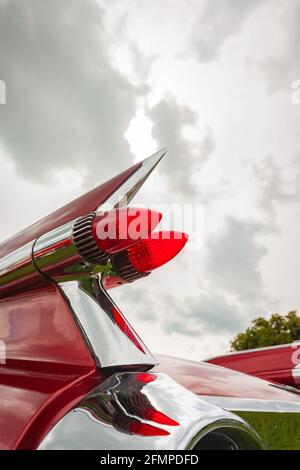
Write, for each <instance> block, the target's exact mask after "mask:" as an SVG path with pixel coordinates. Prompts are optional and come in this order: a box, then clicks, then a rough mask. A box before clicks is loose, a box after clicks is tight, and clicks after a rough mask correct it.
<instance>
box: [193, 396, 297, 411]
mask: <svg viewBox="0 0 300 470" xmlns="http://www.w3.org/2000/svg"><path fill="white" fill-rule="evenodd" d="M201 398H202V399H203V400H205V401H207V402H208V403H210V404H212V405H215V406H220V407H221V408H224V409H226V410H230V411H265V412H274V413H300V403H299V401H298V402H297V401H295V402H293V401H283V400H261V399H259V398H236V397H219V396H201Z"/></svg>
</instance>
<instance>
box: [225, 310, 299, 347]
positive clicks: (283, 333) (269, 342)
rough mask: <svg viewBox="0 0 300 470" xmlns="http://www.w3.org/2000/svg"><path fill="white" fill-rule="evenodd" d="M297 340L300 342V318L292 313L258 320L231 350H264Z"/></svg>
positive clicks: (239, 336) (254, 321)
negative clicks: (264, 348) (267, 347)
mask: <svg viewBox="0 0 300 470" xmlns="http://www.w3.org/2000/svg"><path fill="white" fill-rule="evenodd" d="M296 340H300V316H299V315H297V312H296V311H292V312H289V313H288V314H287V315H279V314H274V315H272V316H271V318H270V319H269V320H266V319H265V318H263V317H258V318H256V319H255V320H253V321H252V326H251V327H249V328H247V329H246V331H244V332H243V333H239V334H238V335H237V336H236V337H235V338H234V339H233V341H232V342H231V350H232V351H242V350H244V349H254V348H263V347H266V346H276V345H277V344H287V343H292V342H293V341H296Z"/></svg>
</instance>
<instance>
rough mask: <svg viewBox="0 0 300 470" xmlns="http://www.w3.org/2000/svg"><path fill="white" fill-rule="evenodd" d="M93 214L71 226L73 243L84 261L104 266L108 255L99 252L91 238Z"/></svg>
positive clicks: (92, 237)
mask: <svg viewBox="0 0 300 470" xmlns="http://www.w3.org/2000/svg"><path fill="white" fill-rule="evenodd" d="M95 215H96V214H95V212H93V213H91V214H88V215H85V216H84V217H80V218H79V219H77V220H76V221H75V223H74V225H73V233H72V237H73V243H74V246H75V248H76V249H77V251H78V253H79V254H80V255H81V256H82V258H83V259H84V260H86V261H87V262H88V263H91V264H106V260H107V259H108V255H107V254H106V253H105V252H104V251H101V250H100V248H99V247H98V245H97V243H96V241H95V238H94V236H93V222H94V219H95Z"/></svg>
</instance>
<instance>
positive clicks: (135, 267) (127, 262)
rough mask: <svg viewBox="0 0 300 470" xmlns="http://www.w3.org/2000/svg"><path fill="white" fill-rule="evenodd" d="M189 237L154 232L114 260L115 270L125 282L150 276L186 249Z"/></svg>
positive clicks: (167, 232) (170, 232)
mask: <svg viewBox="0 0 300 470" xmlns="http://www.w3.org/2000/svg"><path fill="white" fill-rule="evenodd" d="M187 240H188V235H187V234H185V233H183V232H175V231H161V232H154V233H152V234H151V236H150V237H148V238H145V239H143V240H140V241H139V242H138V243H136V244H135V245H133V246H131V247H130V248H128V249H127V250H125V251H122V252H120V253H118V254H116V255H115V256H114V257H113V259H112V264H113V268H114V270H115V271H116V273H117V274H118V276H120V278H121V279H122V280H124V281H125V282H132V281H134V280H136V279H139V278H141V277H144V276H146V275H148V274H149V273H150V272H151V271H153V270H154V269H157V268H159V267H160V266H162V265H164V264H166V263H167V262H169V261H170V260H171V259H173V258H174V257H175V256H176V255H177V254H178V253H179V252H180V251H181V250H182V248H183V247H184V245H185V244H186V242H187Z"/></svg>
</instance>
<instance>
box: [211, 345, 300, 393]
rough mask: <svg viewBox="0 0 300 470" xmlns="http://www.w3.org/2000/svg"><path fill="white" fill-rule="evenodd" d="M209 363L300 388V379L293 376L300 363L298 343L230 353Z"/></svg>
mask: <svg viewBox="0 0 300 470" xmlns="http://www.w3.org/2000/svg"><path fill="white" fill-rule="evenodd" d="M207 362H209V363H210V364H216V365H219V366H223V367H227V368H229V369H233V370H238V371H240V372H245V373H246V374H250V375H254V376H256V377H260V378H261V379H265V380H269V381H271V382H275V383H279V384H286V385H290V386H294V387H295V386H297V387H299V386H300V377H298V378H296V377H294V376H293V371H294V370H295V367H296V366H297V364H299V363H300V346H299V344H298V345H297V344H296V343H295V344H287V345H283V346H274V347H270V348H261V349H253V350H249V351H241V352H236V353H230V354H226V355H224V356H219V357H215V358H213V359H209V360H208V361H207Z"/></svg>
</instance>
